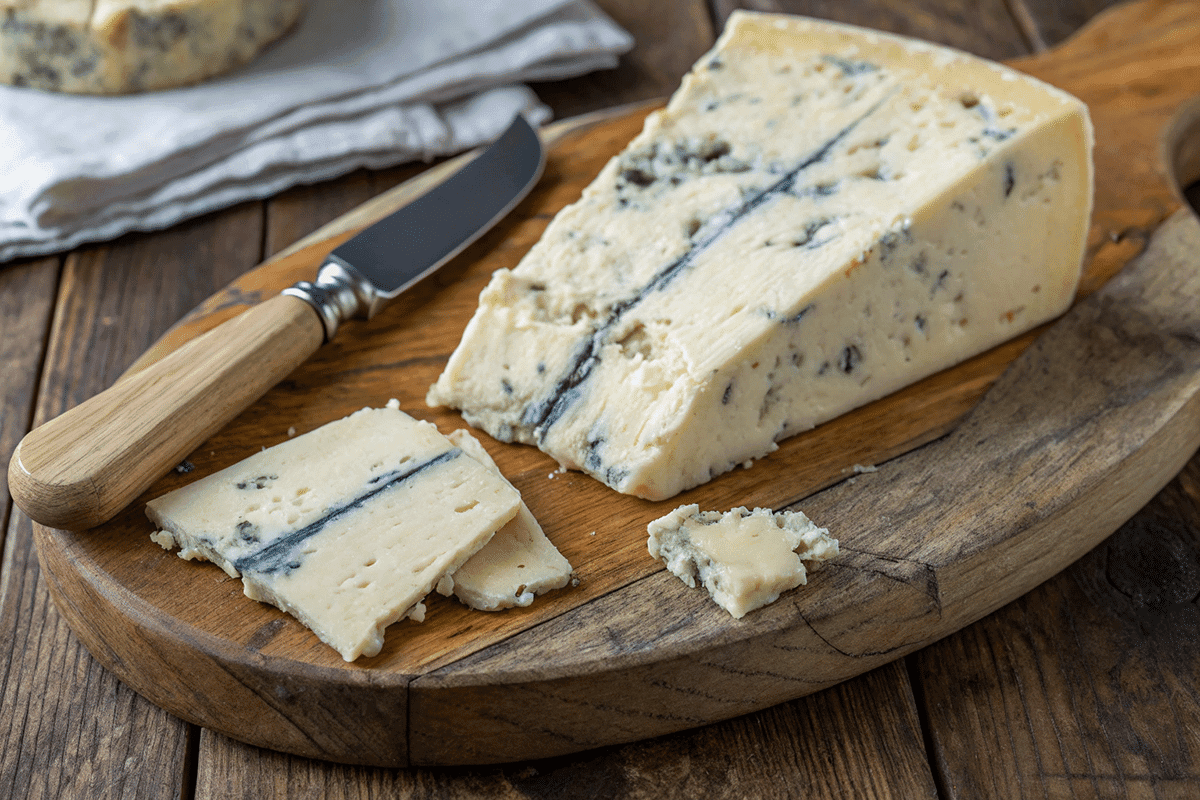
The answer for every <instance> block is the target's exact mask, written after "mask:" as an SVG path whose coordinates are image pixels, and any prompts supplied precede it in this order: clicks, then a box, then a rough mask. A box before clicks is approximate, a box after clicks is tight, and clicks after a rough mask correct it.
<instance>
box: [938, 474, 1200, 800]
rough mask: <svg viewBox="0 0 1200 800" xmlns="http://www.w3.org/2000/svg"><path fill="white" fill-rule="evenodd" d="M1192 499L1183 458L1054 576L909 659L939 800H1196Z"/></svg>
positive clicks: (1198, 583) (1198, 662) (1196, 541)
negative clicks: (944, 790)
mask: <svg viewBox="0 0 1200 800" xmlns="http://www.w3.org/2000/svg"><path fill="white" fill-rule="evenodd" d="M1198 501H1200V460H1193V461H1192V463H1191V465H1190V466H1189V467H1188V468H1187V469H1185V470H1184V472H1183V473H1182V474H1181V475H1180V476H1179V478H1178V479H1177V480H1175V481H1172V482H1171V484H1170V485H1169V486H1168V487H1167V488H1166V489H1164V490H1163V491H1162V492H1161V493H1160V494H1159V495H1158V496H1157V497H1155V499H1154V500H1153V501H1152V502H1151V503H1150V504H1149V505H1148V506H1147V507H1146V509H1144V510H1143V511H1142V512H1141V513H1139V514H1138V515H1137V516H1136V517H1134V518H1133V519H1132V520H1130V522H1128V523H1127V524H1126V525H1124V526H1123V527H1122V528H1121V529H1120V530H1118V531H1117V533H1115V534H1114V535H1113V536H1112V537H1111V538H1110V539H1108V540H1107V541H1106V542H1105V543H1104V544H1102V545H1100V546H1098V547H1097V548H1096V549H1094V550H1093V551H1092V552H1090V553H1088V554H1087V556H1085V557H1084V558H1082V559H1080V561H1079V562H1078V563H1076V564H1075V565H1073V566H1072V567H1071V568H1070V569H1068V570H1067V571H1066V572H1064V573H1062V574H1061V575H1059V576H1056V577H1055V578H1054V579H1052V580H1050V581H1048V582H1047V583H1045V584H1044V585H1042V586H1039V587H1038V588H1037V589H1035V590H1034V591H1033V592H1030V593H1029V594H1028V595H1026V596H1025V597H1022V598H1021V599H1020V600H1018V601H1016V602H1014V603H1013V604H1011V605H1010V606H1008V607H1006V608H1004V609H1003V610H1002V611H1000V612H999V613H997V614H995V615H993V616H991V617H989V618H987V619H986V620H984V621H983V622H981V623H979V624H977V625H974V626H972V627H971V628H969V629H967V630H965V631H962V632H961V633H959V634H957V635H955V636H952V637H950V638H948V639H946V640H945V641H943V642H940V643H938V644H937V645H934V646H933V647H931V648H929V649H928V650H925V651H922V652H921V653H920V654H918V656H916V659H917V663H918V664H919V672H920V674H921V675H922V683H923V684H924V686H923V689H924V692H925V694H926V695H927V696H928V697H931V698H937V702H936V703H932V704H931V705H930V709H929V711H930V715H931V722H932V726H933V730H934V741H935V742H936V746H935V752H936V760H937V763H938V765H939V768H940V770H942V771H943V772H944V774H945V775H946V782H947V784H949V785H952V786H954V787H955V792H954V793H953V794H952V795H951V797H962V798H971V797H996V798H1005V797H1030V796H1045V797H1066V796H1071V797H1115V796H1126V797H1135V796H1153V797H1179V798H1183V797H1190V796H1193V795H1194V794H1195V791H1196V788H1197V787H1198V786H1200V754H1198V753H1197V752H1196V748H1195V747H1194V740H1193V737H1194V734H1195V731H1197V730H1200V692H1198V691H1197V686H1196V680H1195V677H1196V675H1197V674H1198V673H1200V652H1197V649H1196V642H1197V641H1200V613H1198V610H1197V607H1196V602H1195V601H1196V597H1197V595H1198V594H1200V502H1198ZM968 743H969V744H968ZM965 747H969V748H970V749H971V750H975V749H977V748H980V747H987V749H988V751H989V752H991V753H992V754H993V757H992V758H990V759H985V760H975V759H972V758H970V753H967V752H964V748H965Z"/></svg>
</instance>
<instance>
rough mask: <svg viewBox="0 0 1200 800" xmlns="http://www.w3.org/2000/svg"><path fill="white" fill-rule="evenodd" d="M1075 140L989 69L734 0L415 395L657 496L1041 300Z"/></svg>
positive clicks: (1049, 94) (493, 285) (1069, 111)
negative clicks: (713, 40) (719, 30)
mask: <svg viewBox="0 0 1200 800" xmlns="http://www.w3.org/2000/svg"><path fill="white" fill-rule="evenodd" d="M1091 149H1092V129H1091V123H1090V121H1089V119H1088V115H1087V110H1086V108H1085V106H1084V105H1083V104H1082V103H1080V102H1079V101H1078V100H1076V99H1075V98H1073V97H1071V96H1070V95H1068V94H1066V93H1064V92H1062V91H1060V90H1058V89H1055V88H1053V87H1050V86H1048V85H1046V84H1044V83H1041V82H1039V81H1037V80H1034V79H1033V78H1030V77H1027V76H1025V75H1022V74H1020V73H1018V72H1016V71H1014V70H1011V69H1008V68H1006V67H1004V66H1001V65H999V64H994V63H991V62H988V61H984V60H981V59H979V58H976V57H973V56H969V55H966V54H963V53H960V52H957V51H953V50H949V49H946V48H942V47H938V46H934V45H930V44H925V43H922V42H917V41H914V40H910V39H905V38H901V37H897V36H893V35H888V34H883V33H877V32H872V31H867V30H863V29H859V28H854V27H849V26H845V25H838V24H833V23H828V22H820V21H815V20H806V19H801V18H796V17H787V16H782V15H769V14H752V13H746V12H735V13H734V14H733V16H731V17H730V21H729V23H728V25H727V28H726V30H725V32H724V34H723V35H722V36H721V38H720V40H719V41H718V43H717V45H716V47H715V49H714V51H712V52H710V53H709V54H707V55H706V56H705V57H704V58H702V59H701V60H700V61H699V62H698V63H697V65H696V66H695V67H694V68H693V70H692V71H691V73H689V74H688V75H687V76H686V77H685V78H684V81H683V84H682V86H681V88H680V89H679V90H678V92H676V94H675V95H674V96H673V97H672V98H671V100H670V102H669V103H668V105H667V107H666V109H665V110H663V111H661V112H656V113H654V114H651V115H650V117H649V118H648V119H647V120H646V124H645V127H644V129H643V131H642V132H641V133H640V134H639V135H638V136H637V137H636V138H635V139H634V140H633V141H632V142H631V143H630V144H629V146H628V147H627V148H626V149H625V150H624V152H622V153H621V154H620V155H618V156H617V157H615V158H613V159H612V160H611V161H610V162H609V163H608V164H607V165H606V166H605V167H604V168H603V170H602V171H601V172H600V174H599V176H598V177H597V178H596V179H595V181H594V182H593V183H592V184H591V185H590V186H589V187H588V188H587V189H585V190H584V192H583V195H582V197H581V198H580V200H579V201H578V202H576V203H575V204H574V205H571V206H569V207H567V208H565V209H563V210H562V211H561V212H560V213H559V214H558V215H557V216H556V217H555V219H554V220H553V221H552V222H551V224H550V225H549V227H548V228H547V229H546V231H545V234H544V235H543V237H542V238H541V240H540V241H539V242H538V243H537V244H536V245H535V246H534V247H533V248H532V249H531V250H530V252H529V253H528V254H527V255H526V257H525V258H524V259H523V260H522V261H521V263H520V264H519V265H517V266H516V267H515V268H514V269H512V270H499V271H497V272H496V273H495V274H494V275H493V276H492V279H491V282H490V283H489V285H488V286H487V287H486V289H485V290H484V291H483V293H482V294H481V296H480V301H479V307H478V309H477V311H476V313H475V315H474V317H473V319H472V320H471V321H470V323H469V324H468V325H467V328H466V331H465V332H464V334H463V337H462V341H461V342H460V344H459V346H458V348H457V349H456V350H455V351H454V353H453V355H452V356H451V358H450V360H449V362H448V364H447V366H446V368H445V370H444V372H443V373H442V375H441V376H440V377H439V379H438V381H437V383H436V384H434V385H433V387H432V388H431V389H430V391H429V394H428V396H427V401H428V402H429V403H430V404H432V405H447V406H452V407H455V408H458V409H461V411H462V414H463V417H464V418H465V419H466V420H467V422H469V423H470V424H471V425H474V426H476V427H479V428H482V429H483V430H485V431H487V432H488V433H490V434H491V435H492V436H494V437H496V438H497V439H500V440H503V441H518V442H524V443H529V444H534V445H537V446H538V447H540V448H541V449H542V450H544V451H545V452H546V453H548V454H550V455H551V456H553V457H554V458H555V459H557V460H558V461H559V462H560V464H562V465H563V466H565V467H568V468H573V469H578V470H582V471H584V472H587V473H589V474H590V475H592V476H594V477H595V478H597V479H598V480H600V481H602V482H604V483H605V484H607V485H608V486H610V487H612V488H613V489H616V490H617V491H619V492H624V493H628V494H633V495H638V496H640V497H644V498H647V499H652V500H661V499H664V498H668V497H671V496H672V495H674V494H676V493H678V492H679V491H681V490H684V489H687V488H690V487H692V486H695V485H697V484H700V483H704V482H705V481H708V480H709V479H711V478H712V477H714V476H716V475H719V474H721V473H723V472H725V471H727V470H730V469H732V468H733V467H734V466H737V465H739V464H743V463H745V462H747V461H750V460H753V459H757V458H760V457H762V456H764V455H766V454H768V453H770V452H771V451H773V450H774V449H776V446H777V445H776V442H777V441H778V440H780V439H783V438H785V437H788V436H791V435H793V434H795V433H797V432H800V431H803V430H807V429H809V428H812V427H813V426H815V425H817V424H819V423H821V422H824V421H826V420H829V419H832V418H833V417H836V416H838V415H840V414H843V413H845V412H846V411H849V410H850V409H853V408H855V407H856V406H859V405H862V404H864V403H866V402H868V401H871V400H874V399H876V398H879V397H882V396H883V395H886V394H889V393H891V392H893V391H895V390H897V389H899V388H901V387H903V386H905V385H907V384H909V383H912V382H914V381H916V380H918V379H919V378H922V377H924V376H926V375H929V374H931V373H933V372H936V371H938V370H941V369H943V368H945V367H948V366H950V365H952V364H954V363H956V362H958V361H961V360H963V359H965V358H967V357H969V356H972V355H975V354H976V353H979V352H981V351H983V350H985V349H987V348H990V347H992V346H994V345H996V344H998V343H1000V342H1002V341H1004V340H1006V339H1009V338H1011V337H1013V336H1014V335H1016V334H1019V333H1021V332H1023V331H1025V330H1028V329H1029V328H1031V327H1033V326H1035V325H1038V324H1039V323H1042V322H1044V321H1046V320H1048V319H1050V318H1052V317H1054V316H1056V315H1058V314H1060V313H1061V312H1063V311H1064V310H1065V309H1066V308H1067V307H1068V305H1069V304H1070V302H1071V300H1072V297H1073V295H1074V292H1075V289H1076V286H1077V283H1078V280H1079V276H1080V269H1081V259H1082V255H1083V249H1084V244H1085V239H1086V235H1087V231H1088V225H1089V216H1090V209H1091V202H1092V164H1091Z"/></svg>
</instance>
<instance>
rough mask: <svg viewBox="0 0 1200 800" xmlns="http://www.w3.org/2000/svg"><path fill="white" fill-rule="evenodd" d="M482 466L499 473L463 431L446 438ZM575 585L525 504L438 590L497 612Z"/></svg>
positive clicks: (482, 608) (563, 563)
mask: <svg viewBox="0 0 1200 800" xmlns="http://www.w3.org/2000/svg"><path fill="white" fill-rule="evenodd" d="M446 438H448V439H449V440H450V441H451V442H452V443H453V444H454V445H455V446H456V447H458V448H460V449H461V450H462V451H463V452H464V453H466V454H467V455H468V456H470V457H471V458H473V459H475V460H476V461H478V462H479V463H480V464H483V465H484V466H486V467H488V468H489V469H492V470H495V471H496V474H497V475H499V474H500V472H499V470H498V469H497V467H496V463H495V462H494V461H492V457H491V456H489V455H488V452H487V450H485V449H484V448H483V445H482V444H480V443H479V440H478V439H476V438H475V437H474V436H472V435H471V434H470V433H468V432H467V431H466V430H464V429H461V428H460V429H459V430H455V431H451V432H450V433H449V434H448V435H447V437H446ZM570 581H571V564H570V562H569V561H567V559H566V558H564V557H563V555H562V553H560V552H558V548H557V547H555V546H554V543H553V542H551V541H550V540H549V539H548V538H546V534H545V533H544V532H543V531H542V526H541V525H539V524H538V521H537V519H536V518H535V517H534V516H533V514H532V513H531V512H530V511H529V508H528V507H527V506H526V505H525V503H524V502H522V503H521V508H520V510H519V511H518V512H517V515H516V516H515V517H513V518H512V520H511V521H510V522H509V523H508V524H507V525H505V526H504V527H503V528H501V529H500V530H498V531H496V535H495V536H493V537H492V538H491V540H490V541H489V542H488V543H487V544H485V545H484V546H483V548H482V549H481V550H480V551H479V552H478V553H476V554H475V555H473V556H471V558H470V559H468V560H467V562H466V563H465V564H463V565H462V566H461V567H459V568H458V570H457V571H455V573H454V574H453V575H451V576H448V578H447V579H446V580H445V581H443V582H442V583H441V584H440V585H439V586H438V587H437V589H438V591H439V592H441V593H442V594H445V595H448V594H450V593H451V592H453V593H454V596H455V597H457V598H458V599H459V600H461V601H462V602H463V603H465V604H466V605H468V606H470V607H471V608H475V609H479V610H480V611H497V610H500V609H503V608H513V607H514V606H520V607H524V606H528V605H529V604H530V603H532V602H533V600H534V598H535V597H536V596H537V595H539V594H542V593H543V592H547V591H550V590H551V589H561V588H562V587H564V586H566V585H567V584H568V583H569V582H570Z"/></svg>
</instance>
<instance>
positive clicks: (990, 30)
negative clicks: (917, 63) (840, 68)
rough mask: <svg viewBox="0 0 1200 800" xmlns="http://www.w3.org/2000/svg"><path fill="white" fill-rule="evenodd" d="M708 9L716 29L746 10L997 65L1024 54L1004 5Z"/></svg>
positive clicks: (767, 2)
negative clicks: (945, 48) (924, 43)
mask: <svg viewBox="0 0 1200 800" xmlns="http://www.w3.org/2000/svg"><path fill="white" fill-rule="evenodd" d="M712 6H713V15H714V17H715V18H716V20H717V24H718V27H723V26H724V24H725V20H726V19H728V17H729V14H730V12H732V11H733V9H735V8H745V9H750V10H754V11H771V12H783V13H787V14H801V15H804V16H809V17H821V18H823V19H832V20H836V21H838V22H846V23H849V24H851V25H863V26H865V27H868V28H878V29H879V30H884V31H890V32H892V33H900V34H903V35H905V36H916V37H918V38H921V39H928V40H929V41H931V42H939V43H941V44H948V45H950V46H951V47H957V48H959V49H960V50H966V51H967V52H970V53H975V54H976V55H981V56H984V57H986V58H992V59H996V60H1000V59H1006V58H1012V57H1014V56H1018V55H1025V54H1026V53H1028V52H1029V47H1028V45H1027V43H1026V41H1025V39H1024V38H1023V37H1022V35H1021V32H1020V30H1019V29H1018V28H1017V25H1016V23H1015V22H1014V20H1013V18H1012V15H1011V14H1009V11H1008V8H1007V7H1006V6H1005V3H1004V0H876V1H875V2H867V3H846V2H841V0H712Z"/></svg>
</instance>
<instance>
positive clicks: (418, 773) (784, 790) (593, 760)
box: [196, 662, 937, 800]
mask: <svg viewBox="0 0 1200 800" xmlns="http://www.w3.org/2000/svg"><path fill="white" fill-rule="evenodd" d="M864 719H870V720H871V724H869V725H864V724H862V721H863V720H864ZM200 756H201V757H200V763H201V769H200V773H199V775H198V782H197V791H196V798H197V800H217V798H221V799H222V800H224V798H240V797H245V798H257V797H272V796H278V795H280V794H282V793H284V792H290V793H292V794H293V795H305V794H310V795H312V796H320V797H325V798H329V800H339V799H340V798H353V797H380V798H382V797H404V798H411V800H422V799H423V798H429V799H430V800H432V799H433V798H438V800H460V799H461V800H466V798H479V797H497V798H500V797H505V798H509V797H511V798H530V799H531V800H532V799H541V798H545V800H574V799H575V798H579V799H580V800H582V799H583V798H623V800H691V798H696V797H706V798H713V800H723V799H724V798H728V800H734V798H747V797H754V798H758V799H759V800H782V799H783V798H794V797H806V798H829V799H830V800H840V798H844V797H851V796H852V797H855V798H863V800H870V799H872V798H878V799H879V800H882V799H883V798H896V799H897V800H900V799H901V798H903V799H904V800H909V798H913V799H915V798H929V800H933V798H936V797H937V793H936V791H935V788H934V785H933V779H932V776H931V775H930V772H929V768H928V763H927V760H926V754H925V751H924V748H923V747H922V746H921V734H920V721H919V720H918V718H917V713H916V707H915V705H914V702H913V698H912V695H911V693H910V692H909V690H908V683H907V676H906V675H905V673H904V669H903V667H902V666H901V665H900V663H898V662H895V663H892V664H890V665H887V666H884V667H881V668H880V669H878V670H875V671H873V672H871V673H868V674H867V675H864V676H863V677H862V678H861V679H859V680H856V681H853V682H850V683H846V684H842V685H841V686H838V687H836V688H834V689H831V690H830V691H828V692H823V693H821V694H819V695H814V696H812V697H808V698H804V699H801V700H796V701H793V702H789V703H783V704H780V705H778V706H775V707H774V708H771V709H769V710H767V711H763V712H761V713H759V714H755V715H750V716H745V717H739V718H737V719H733V720H729V721H726V722H721V723H717V724H715V725H711V726H708V727H706V728H703V729H701V730H697V731H690V732H687V733H681V734H673V735H669V736H663V737H659V738H657V739H654V740H652V741H648V742H639V743H636V744H631V745H626V746H623V747H613V748H607V749H604V750H599V751H593V752H590V753H584V754H574V755H569V756H562V757H559V758H553V759H543V760H540V761H534V762H527V763H523V764H517V765H510V766H501V767H474V768H430V767H423V768H412V769H406V770H389V769H378V768H368V767H353V766H344V765H333V764H323V763H320V762H314V761H311V760H308V759H302V758H298V757H296V756H289V755H285V754H283V753H277V752H271V751H268V750H262V749H258V748H252V747H247V746H245V745H241V744H239V743H238V742H235V741H233V740H231V739H229V738H227V737H224V736H221V735H220V734H214V733H210V732H208V731H205V732H204V734H203V737H202V740H201V750H200Z"/></svg>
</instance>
